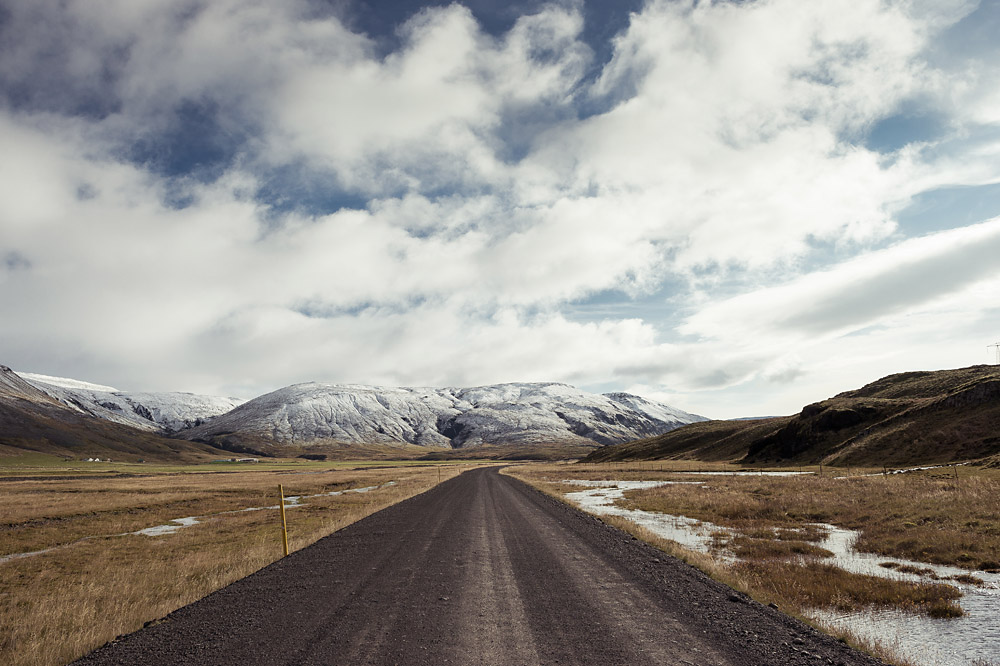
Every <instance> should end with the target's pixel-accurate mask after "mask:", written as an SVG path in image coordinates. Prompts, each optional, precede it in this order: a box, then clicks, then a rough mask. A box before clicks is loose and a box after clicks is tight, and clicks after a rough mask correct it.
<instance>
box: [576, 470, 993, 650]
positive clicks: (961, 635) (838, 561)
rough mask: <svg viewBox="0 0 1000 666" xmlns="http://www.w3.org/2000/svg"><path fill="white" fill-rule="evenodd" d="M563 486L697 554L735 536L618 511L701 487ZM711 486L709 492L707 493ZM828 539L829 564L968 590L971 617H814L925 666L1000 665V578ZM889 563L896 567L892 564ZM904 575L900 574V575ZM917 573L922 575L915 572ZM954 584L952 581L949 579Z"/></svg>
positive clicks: (830, 533)
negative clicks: (720, 537) (636, 494)
mask: <svg viewBox="0 0 1000 666" xmlns="http://www.w3.org/2000/svg"><path fill="white" fill-rule="evenodd" d="M563 483H567V484H571V485H579V486H581V487H585V488H587V490H581V491H579V492H573V493H568V494H567V495H566V498H567V499H569V500H570V501H572V502H574V503H576V504H577V505H578V506H580V507H581V508H582V509H584V510H586V511H589V512H591V513H594V514H595V515H615V516H621V517H623V518H628V519H629V520H632V521H634V522H636V523H638V524H640V525H642V526H643V527H645V528H647V529H649V530H651V531H652V532H653V533H655V534H657V535H659V536H661V537H663V538H666V539H670V540H672V541H676V542H677V543H680V544H681V545H683V546H685V547H686V548H689V549H691V550H697V551H700V552H706V553H707V552H709V551H710V550H712V548H711V547H712V544H713V541H714V538H713V536H712V535H713V534H717V533H720V532H727V531H730V530H728V529H727V528H725V527H721V526H719V525H715V524H713V523H710V522H706V521H699V520H694V519H692V518H688V517H686V516H674V515H669V514H663V513H655V512H651V511H641V510H636V509H626V508H623V507H620V506H617V505H616V502H617V501H619V500H621V499H623V498H624V497H625V493H626V492H627V491H629V490H639V489H643V488H654V487H656V486H662V485H670V484H672V483H695V484H698V485H704V484H705V483H707V482H702V481H695V482H687V481H680V482H677V481H673V482H671V481H580V480H565V481H563ZM710 491H711V488H710V487H706V492H710ZM819 527H821V528H823V530H824V531H825V532H826V535H827V536H826V538H825V539H824V540H823V541H821V542H817V544H816V545H817V546H819V547H821V548H824V549H826V550H828V551H830V552H832V553H833V557H832V558H824V561H826V562H830V563H831V564H835V565H836V566H838V567H840V568H842V569H845V570H847V571H851V572H853V573H860V574H869V575H875V576H882V577H885V578H897V579H902V580H911V581H923V582H931V581H933V580H943V581H944V582H947V583H948V584H950V585H954V586H955V587H958V588H960V589H961V590H962V592H963V597H962V598H961V599H960V600H959V603H960V605H961V606H962V609H963V610H964V611H965V615H964V616H962V617H960V618H948V619H937V618H930V617H926V616H923V615H916V614H914V613H904V612H900V611H866V612H860V613H832V612H828V611H819V610H817V611H814V612H813V613H812V616H813V618H815V619H817V620H819V621H821V622H822V623H824V624H826V625H827V626H830V627H838V628H839V627H845V628H848V629H851V630H852V631H853V632H854V633H856V634H858V635H860V636H862V637H864V638H866V639H868V640H871V641H877V642H879V643H882V644H884V645H887V646H891V647H892V648H893V649H894V650H895V651H896V652H897V653H898V654H900V655H901V656H904V657H906V658H908V659H909V660H910V661H912V663H914V664H917V665H919V666H979V665H980V664H984V663H990V664H994V663H995V664H1000V623H998V622H997V618H1000V574H995V573H986V572H982V571H979V572H969V571H967V570H964V569H959V568H957V567H948V566H941V565H934V564H927V563H923V562H913V561H910V560H901V559H897V558H891V557H885V556H882V555H876V554H874V553H859V552H857V551H856V550H854V543H855V541H856V539H857V537H858V532H856V531H854V530H848V529H843V528H839V527H836V526H835V525H820V526H819ZM713 554H714V555H716V556H717V557H720V558H723V559H727V557H728V559H732V557H731V556H727V555H726V554H725V553H724V552H718V551H716V552H714V553H713ZM886 565H889V566H886ZM901 568H902V569H903V570H900V569H901ZM913 570H920V573H914V572H912V571H913ZM962 575H965V576H972V577H973V578H975V579H976V580H978V581H979V583H978V584H974V583H969V582H959V581H955V580H954V579H953V578H954V577H955V576H962ZM948 579H951V580H948Z"/></svg>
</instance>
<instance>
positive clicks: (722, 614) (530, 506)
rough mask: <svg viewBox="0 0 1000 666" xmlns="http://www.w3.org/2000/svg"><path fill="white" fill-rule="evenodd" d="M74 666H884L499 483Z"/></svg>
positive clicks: (422, 510)
mask: <svg viewBox="0 0 1000 666" xmlns="http://www.w3.org/2000/svg"><path fill="white" fill-rule="evenodd" d="M178 575H183V572H178ZM75 663H78V664H137V663H148V664H162V665H166V664H186V665H190V664H240V665H241V666H245V665H246V664H289V665H291V664H379V665H381V664H398V665H416V664H427V665H431V664H433V665H437V664H444V663H448V664H497V665H501V664H503V665H507V664H555V663H558V664H601V665H602V666H613V665H615V664H629V665H640V664H697V665H699V666H702V665H709V664H734V665H736V664H740V665H746V664H760V665H764V664H767V665H770V666H782V665H785V664H821V663H833V664H848V665H854V664H877V663H880V662H878V661H876V660H874V659H872V658H871V657H869V656H867V655H864V654H861V653H859V652H856V651H853V650H851V649H850V648H849V647H848V646H846V645H844V644H843V643H840V642H838V641H837V640H835V639H833V638H830V637H828V636H825V635H823V634H820V633H818V632H816V631H814V630H812V629H811V628H809V627H807V626H806V625H804V624H802V623H800V622H798V621H796V620H793V619H791V618H789V617H787V616H785V615H783V614H781V613H779V612H778V611H777V610H774V609H772V608H768V607H765V606H762V605H760V604H758V603H756V602H753V601H751V600H749V599H748V598H746V597H745V596H743V595H739V594H737V593H734V592H733V591H732V590H731V589H730V588H728V587H726V586H724V585H722V584H720V583H717V582H715V581H713V580H711V579H709V578H708V577H707V576H705V575H704V574H702V573H701V572H699V571H697V570H695V569H693V568H691V567H689V566H688V565H686V564H684V563H682V562H680V561H678V560H674V559H672V558H670V557H668V556H666V555H664V554H663V553H661V552H660V551H658V550H656V549H654V548H652V547H651V546H648V545H647V544H645V543H643V542H641V541H636V540H634V539H633V538H632V537H631V536H629V535H627V534H625V533H624V532H621V531H620V530H617V529H615V528H612V527H609V526H607V525H605V524H604V523H602V522H600V521H599V520H597V519H596V518H593V517H591V516H588V515H586V514H584V513H581V512H579V511H577V510H575V509H573V508H571V507H569V506H566V505H564V504H562V503H560V502H558V501H556V500H554V499H552V498H550V497H548V496H546V495H544V494H542V493H540V492H538V491H537V490H534V489H533V488H530V487H529V486H527V485H525V484H523V483H521V482H520V481H517V480H516V479H512V478H510V477H508V476H504V475H501V474H498V473H497V469H496V468H489V469H477V470H473V471H470V472H466V473H464V474H462V475H460V476H458V477H456V478H454V479H451V480H449V481H446V482H445V483H442V484H441V485H439V486H437V487H435V488H434V489H432V490H430V491H428V492H426V493H424V494H422V495H418V496H417V497H414V498H412V499H409V500H407V501H404V502H401V503H400V504H397V505H395V506H392V507H390V508H388V509H385V510H383V511H381V512H379V513H376V514H374V515H372V516H370V517H368V518H366V519H364V520H361V521H359V522H357V523H355V524H353V525H351V526H349V527H346V528H344V529H342V530H340V531H338V532H336V533H334V534H333V535H331V536H329V537H326V538H324V539H322V540H320V541H318V542H317V543H315V544H314V545H312V546H309V547H307V548H305V549H303V550H300V551H298V552H296V553H293V554H292V555H291V556H289V557H287V558H284V559H283V560H280V561H278V562H276V563H274V564H272V565H270V566H268V567H266V568H265V569H262V570H261V571H259V572H257V573H256V574H253V575H252V576H249V577H247V578H244V579H242V580H240V581H238V582H236V583H234V584H232V585H230V586H229V587H226V588H224V589H222V590H219V591H218V592H215V593H214V594H212V595H210V596H208V597H206V598H204V599H202V600H201V601H198V602H196V603H194V604H191V605H190V606H186V607H184V608H182V609H180V610H178V611H175V612H174V613H171V614H170V615H169V616H167V617H166V618H164V619H163V620H161V621H158V622H156V623H153V624H152V625H151V626H149V627H147V628H146V629H143V630H142V631H139V632H136V633H134V634H130V635H128V636H123V637H120V638H119V639H117V640H116V641H113V642H112V643H109V644H108V645H105V646H104V647H102V648H100V649H98V650H96V651H95V652H93V653H91V654H90V655H88V656H86V657H84V658H83V659H81V660H79V661H77V662H75Z"/></svg>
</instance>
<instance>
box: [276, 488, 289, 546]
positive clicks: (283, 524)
mask: <svg viewBox="0 0 1000 666" xmlns="http://www.w3.org/2000/svg"><path fill="white" fill-rule="evenodd" d="M278 497H280V498H281V504H280V505H279V506H281V540H282V542H283V543H284V545H285V557H288V522H287V521H286V520H285V489H284V488H283V487H282V486H281V484H280V483H279V484H278Z"/></svg>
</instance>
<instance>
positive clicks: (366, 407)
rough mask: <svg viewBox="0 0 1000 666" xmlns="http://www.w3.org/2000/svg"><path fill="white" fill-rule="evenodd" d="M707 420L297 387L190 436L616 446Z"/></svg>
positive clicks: (553, 386) (547, 390)
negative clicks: (230, 434) (614, 444)
mask: <svg viewBox="0 0 1000 666" xmlns="http://www.w3.org/2000/svg"><path fill="white" fill-rule="evenodd" d="M700 420H704V419H703V418H702V417H700V416H696V415H693V414H688V413H686V412H682V411H680V410H676V409H673V408H672V407H669V406H667V405H662V404H659V403H654V402H651V401H648V400H645V399H643V398H640V397H639V396H632V395H629V394H610V395H599V394H595V393H588V392H586V391H582V390H580V389H577V388H574V387H572V386H568V385H566V384H557V383H512V384H498V385H492V386H479V387H473V388H396V387H379V386H361V385H355V384H321V383H315V382H311V383H306V384H295V385H293V386H288V387H285V388H283V389H279V390H277V391H274V392H272V393H268V394H267V395H263V396H261V397H259V398H255V399H254V400H251V401H249V402H247V403H245V404H243V405H241V406H240V407H237V408H236V409H234V410H233V411H231V412H229V413H228V414H224V415H222V416H220V417H218V418H216V419H213V420H212V422H210V423H208V424H206V425H204V426H201V427H198V428H194V429H192V430H191V431H188V432H186V433H185V434H184V436H185V437H187V438H190V439H195V438H210V437H212V436H214V435H222V434H228V433H242V434H249V435H253V436H255V437H260V438H263V439H266V440H271V441H273V442H275V443H279V442H280V443H309V442H311V441H316V440H334V441H338V442H347V443H408V444H416V445H419V446H438V447H447V448H463V447H467V446H477V445H481V444H511V443H576V444H595V443H596V444H612V443H618V442H624V441H629V440H633V439H638V438H642V437H650V436H653V435H658V434H661V433H663V432H667V431H668V430H672V429H674V428H676V427H679V426H681V425H685V424H687V423H692V422H694V421H700Z"/></svg>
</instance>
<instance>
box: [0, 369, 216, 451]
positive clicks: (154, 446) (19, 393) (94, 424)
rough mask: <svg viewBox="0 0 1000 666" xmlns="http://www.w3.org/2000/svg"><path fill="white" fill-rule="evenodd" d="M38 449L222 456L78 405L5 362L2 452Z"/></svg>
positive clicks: (0, 395) (0, 396) (1, 373)
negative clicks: (103, 417)
mask: <svg viewBox="0 0 1000 666" xmlns="http://www.w3.org/2000/svg"><path fill="white" fill-rule="evenodd" d="M23 451H36V452H39V453H47V454H51V455H56V456H60V457H64V458H71V459H81V458H89V457H96V458H101V459H108V458H110V459H112V460H118V461H135V460H139V459H143V460H161V461H168V460H169V461H184V460H189V461H195V460H204V459H208V458H211V457H218V456H220V455H223V452H221V451H219V450H217V449H214V448H213V447H210V446H207V445H205V444H202V443H198V442H187V441H181V440H176V439H168V438H166V437H162V436H160V435H158V434H156V433H153V432H148V431H145V430H139V429H136V428H133V427H131V426H127V425H123V424H121V423H115V422H112V421H108V420H105V419H102V418H98V417H97V416H94V415H92V414H88V413H85V412H84V411H83V410H81V409H74V408H72V407H70V406H68V405H65V404H63V403H62V402H60V401H59V400H57V399H56V398H53V397H52V396H50V395H49V394H47V393H45V392H44V391H42V390H40V389H39V388H37V387H36V386H34V385H32V384H31V383H29V382H28V381H26V380H25V379H24V378H22V377H20V376H19V375H18V374H17V373H15V372H14V371H12V370H11V369H10V368H8V367H6V366H3V365H0V454H2V455H18V454H19V453H20V452H23Z"/></svg>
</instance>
